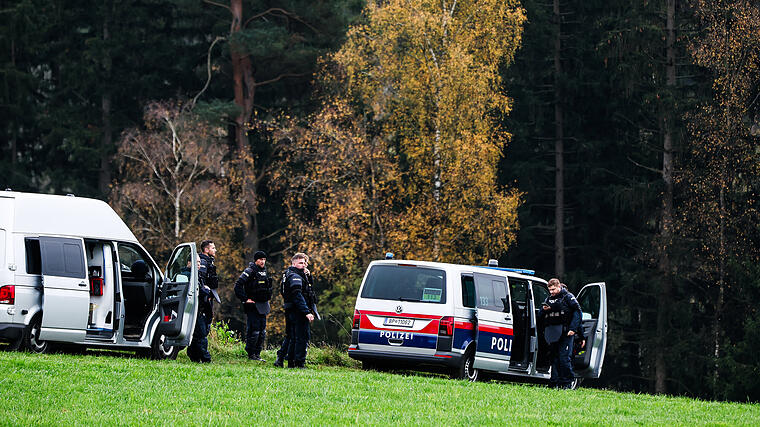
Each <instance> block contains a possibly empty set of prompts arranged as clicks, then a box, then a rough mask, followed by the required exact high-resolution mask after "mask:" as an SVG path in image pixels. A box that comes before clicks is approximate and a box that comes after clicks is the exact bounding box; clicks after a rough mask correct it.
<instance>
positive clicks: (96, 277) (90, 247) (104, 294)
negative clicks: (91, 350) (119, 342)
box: [85, 240, 118, 339]
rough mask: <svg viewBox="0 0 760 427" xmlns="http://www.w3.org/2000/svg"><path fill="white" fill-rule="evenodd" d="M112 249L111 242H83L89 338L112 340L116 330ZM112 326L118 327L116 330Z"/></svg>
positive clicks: (115, 293)
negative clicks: (87, 291) (86, 278)
mask: <svg viewBox="0 0 760 427" xmlns="http://www.w3.org/2000/svg"><path fill="white" fill-rule="evenodd" d="M113 254H114V251H113V245H112V244H111V243H110V242H101V241H92V240H86V241H85V256H86V258H87V277H88V281H89V285H90V313H89V316H88V318H87V337H88V338H103V339H110V338H113V334H114V331H115V330H118V316H116V315H115V308H116V307H118V305H117V304H116V302H115V299H116V295H117V292H116V276H115V274H114V267H115V265H114V259H113ZM114 326H117V327H116V328H115V327H114Z"/></svg>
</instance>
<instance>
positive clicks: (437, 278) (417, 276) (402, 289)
mask: <svg viewBox="0 0 760 427" xmlns="http://www.w3.org/2000/svg"><path fill="white" fill-rule="evenodd" d="M361 297H362V298H370V299H385V300H394V301H413V302H426V303H433V304H445V303H446V273H445V272H444V271H443V270H436V269H433V268H424V267H414V266H400V265H375V266H372V268H371V269H370V270H369V274H368V275H367V280H366V282H365V283H364V288H363V289H362V294H361Z"/></svg>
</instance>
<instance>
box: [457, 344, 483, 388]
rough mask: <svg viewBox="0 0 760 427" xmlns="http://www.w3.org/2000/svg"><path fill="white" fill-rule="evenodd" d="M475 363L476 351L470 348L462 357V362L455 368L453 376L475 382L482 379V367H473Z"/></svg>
mask: <svg viewBox="0 0 760 427" xmlns="http://www.w3.org/2000/svg"><path fill="white" fill-rule="evenodd" d="M474 363H475V352H474V351H472V350H468V351H467V352H466V353H465V354H464V357H463V358H462V363H460V364H459V366H458V367H456V368H454V370H453V371H452V373H451V377H452V378H454V379H457V380H468V381H470V382H475V381H478V380H479V379H480V369H477V368H475V367H473V364H474Z"/></svg>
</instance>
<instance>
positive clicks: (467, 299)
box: [462, 276, 475, 308]
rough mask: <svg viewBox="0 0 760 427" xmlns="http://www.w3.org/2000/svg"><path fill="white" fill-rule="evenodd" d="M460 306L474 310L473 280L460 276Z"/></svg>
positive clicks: (469, 277)
mask: <svg viewBox="0 0 760 427" xmlns="http://www.w3.org/2000/svg"><path fill="white" fill-rule="evenodd" d="M462 305H463V306H465V307H469V308H475V279H474V278H473V277H472V276H462Z"/></svg>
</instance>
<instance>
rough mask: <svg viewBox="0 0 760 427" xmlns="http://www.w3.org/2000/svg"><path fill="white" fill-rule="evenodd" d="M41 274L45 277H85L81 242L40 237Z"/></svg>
mask: <svg viewBox="0 0 760 427" xmlns="http://www.w3.org/2000/svg"><path fill="white" fill-rule="evenodd" d="M39 243H40V249H41V252H42V274H44V275H46V276H57V277H71V278H78V279H84V278H86V277H87V273H86V271H85V270H86V269H85V265H84V247H83V245H82V241H81V240H78V239H69V238H62V237H41V238H40V242H39Z"/></svg>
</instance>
